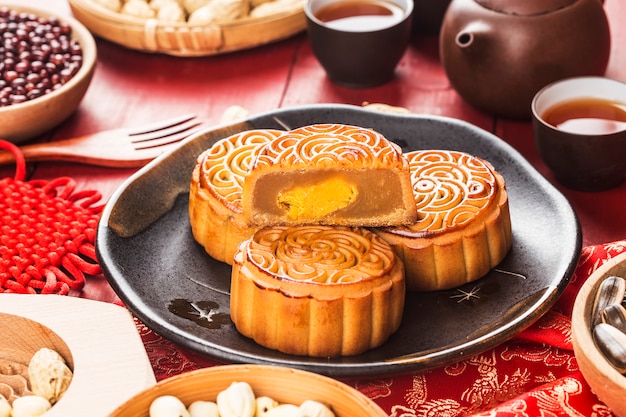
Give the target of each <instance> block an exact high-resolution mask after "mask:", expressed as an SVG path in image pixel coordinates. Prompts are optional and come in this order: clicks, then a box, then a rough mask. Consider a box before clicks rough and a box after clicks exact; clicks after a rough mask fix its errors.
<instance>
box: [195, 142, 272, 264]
mask: <svg viewBox="0 0 626 417" xmlns="http://www.w3.org/2000/svg"><path fill="white" fill-rule="evenodd" d="M283 133H284V132H281V131H278V130H249V131H245V132H241V133H238V134H235V135H233V136H230V137H228V138H225V139H222V140H220V141H218V142H216V143H215V144H214V145H213V146H211V147H210V148H209V149H207V150H206V151H204V152H203V153H202V154H201V155H200V156H199V157H198V159H197V162H196V166H195V167H194V170H193V174H192V177H191V184H190V190H189V220H190V223H191V230H192V233H193V236H194V239H195V240H196V241H197V242H198V243H199V244H200V245H202V246H203V247H204V249H205V251H206V252H207V253H208V254H209V255H211V256H212V257H213V258H215V259H217V260H218V261H221V262H226V263H228V264H232V263H233V256H234V254H235V250H236V249H237V246H238V245H239V243H241V242H242V241H244V240H246V239H248V238H249V237H250V236H252V234H253V233H254V231H255V230H256V228H255V227H250V226H248V224H247V222H246V220H245V219H244V216H243V207H242V204H241V196H242V193H243V182H244V178H245V176H246V175H247V173H248V169H249V168H250V165H251V163H252V160H253V159H254V157H255V154H256V153H257V152H258V151H259V150H260V149H261V148H262V147H263V146H265V145H266V144H267V143H269V142H271V141H272V140H274V139H275V138H277V137H278V136H280V135H281V134H283Z"/></svg>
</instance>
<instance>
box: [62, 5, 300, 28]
mask: <svg viewBox="0 0 626 417" xmlns="http://www.w3.org/2000/svg"><path fill="white" fill-rule="evenodd" d="M69 2H70V4H72V5H73V6H75V7H79V8H81V9H83V10H84V11H86V12H88V13H91V14H95V15H98V18H99V19H103V20H106V21H107V22H108V23H111V24H114V25H120V26H128V25H130V26H134V27H135V28H137V29H140V28H144V27H145V26H146V22H148V21H156V22H157V23H156V26H157V28H158V29H163V30H185V31H189V30H198V29H211V30H215V29H219V28H225V27H237V26H247V25H250V24H260V23H265V22H271V21H274V20H279V19H281V18H283V17H287V16H292V15H295V14H299V13H304V5H303V4H295V5H294V7H292V8H289V9H285V10H282V11H280V12H278V13H273V14H271V15H266V16H259V17H250V16H246V17H243V18H241V19H237V20H233V21H231V22H223V23H216V24H209V25H207V24H189V23H187V22H167V21H159V20H158V19H155V18H141V17H137V16H131V15H125V14H122V13H118V12H114V11H112V10H110V9H107V8H106V7H104V6H102V5H100V4H98V3H96V2H94V1H91V0H69Z"/></svg>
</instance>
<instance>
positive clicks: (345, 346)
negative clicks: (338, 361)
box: [230, 225, 406, 357]
mask: <svg viewBox="0 0 626 417" xmlns="http://www.w3.org/2000/svg"><path fill="white" fill-rule="evenodd" d="M405 291H406V288H405V281H404V268H403V266H402V262H401V261H400V259H399V258H398V257H397V256H396V255H395V254H394V252H393V250H392V249H391V248H390V247H389V245H388V244H387V243H386V242H384V241H383V240H382V239H380V238H379V237H378V236H376V235H375V234H374V233H372V232H370V231H368V230H366V229H363V228H357V227H354V228H349V227H343V226H337V227H333V226H317V225H315V226H313V225H311V226H274V227H267V228H263V229H260V230H258V231H257V232H256V233H255V234H254V235H253V236H252V238H250V239H248V240H246V241H244V242H243V243H242V244H241V245H240V246H239V248H238V251H237V253H236V255H235V262H234V263H233V270H232V279H231V298H230V314H231V318H232V320H233V322H234V323H235V326H236V327H237V330H238V331H239V332H240V333H241V334H243V335H244V336H246V337H249V338H251V339H253V340H254V341H256V342H257V343H258V344H260V345H262V346H265V347H267V348H269V349H274V350H278V351H281V352H284V353H287V354H293V355H302V356H313V357H334V356H348V355H356V354H359V353H362V352H365V351H366V350H369V349H372V348H374V347H377V346H380V345H381V344H382V343H384V342H385V341H386V340H387V339H388V337H389V336H390V335H391V334H392V333H394V332H395V331H396V330H397V329H398V327H399V326H400V322H401V320H402V314H403V310H404V299H405Z"/></svg>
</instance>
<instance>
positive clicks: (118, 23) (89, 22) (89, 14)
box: [69, 0, 306, 57]
mask: <svg viewBox="0 0 626 417" xmlns="http://www.w3.org/2000/svg"><path fill="white" fill-rule="evenodd" d="M69 5H70V8H71V10H72V13H73V15H74V17H75V18H76V19H77V20H78V21H80V22H81V23H82V24H83V25H85V26H86V27H87V28H88V29H89V30H90V31H91V32H92V33H93V34H94V35H96V36H98V37H100V38H103V39H106V40H108V41H111V42H113V43H116V44H119V45H122V46H125V47H127V48H130V49H135V50H139V51H144V52H152V53H162V54H167V55H174V56H181V57H194V56H209V55H218V54H223V53H227V52H233V51H238V50H242V49H249V48H254V47H257V46H261V45H265V44H268V43H271V42H275V41H279V40H282V39H286V38H288V37H291V36H294V35H295V34H297V33H299V32H302V31H303V30H304V29H305V28H306V20H305V17H304V9H303V3H302V4H300V3H297V4H294V6H293V8H291V9H286V10H284V11H281V12H280V13H276V14H272V15H268V16H263V17H254V18H252V17H246V18H242V19H238V20H235V21H233V22H227V23H222V24H213V25H190V24H187V23H184V22H181V23H166V22H159V21H157V20H156V19H144V18H139V17H135V16H128V15H124V14H122V13H117V12H114V11H112V10H109V9H107V8H106V7H104V6H101V5H99V4H98V3H96V2H94V1H93V0H69Z"/></svg>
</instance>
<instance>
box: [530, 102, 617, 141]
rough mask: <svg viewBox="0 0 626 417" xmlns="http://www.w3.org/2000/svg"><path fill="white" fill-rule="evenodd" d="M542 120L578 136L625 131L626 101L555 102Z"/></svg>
mask: <svg viewBox="0 0 626 417" xmlns="http://www.w3.org/2000/svg"><path fill="white" fill-rule="evenodd" d="M542 117H543V120H544V121H545V122H546V123H548V124H550V125H552V126H554V127H556V128H557V129H559V130H563V131H565V132H570V133H577V134H581V135H607V134H611V133H616V132H619V131H622V130H626V103H621V102H617V101H611V100H605V99H599V98H581V99H574V100H568V101H564V102H561V103H558V104H555V105H554V106H553V107H551V108H549V109H548V110H546V111H545V112H544V114H543V115H542Z"/></svg>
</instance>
